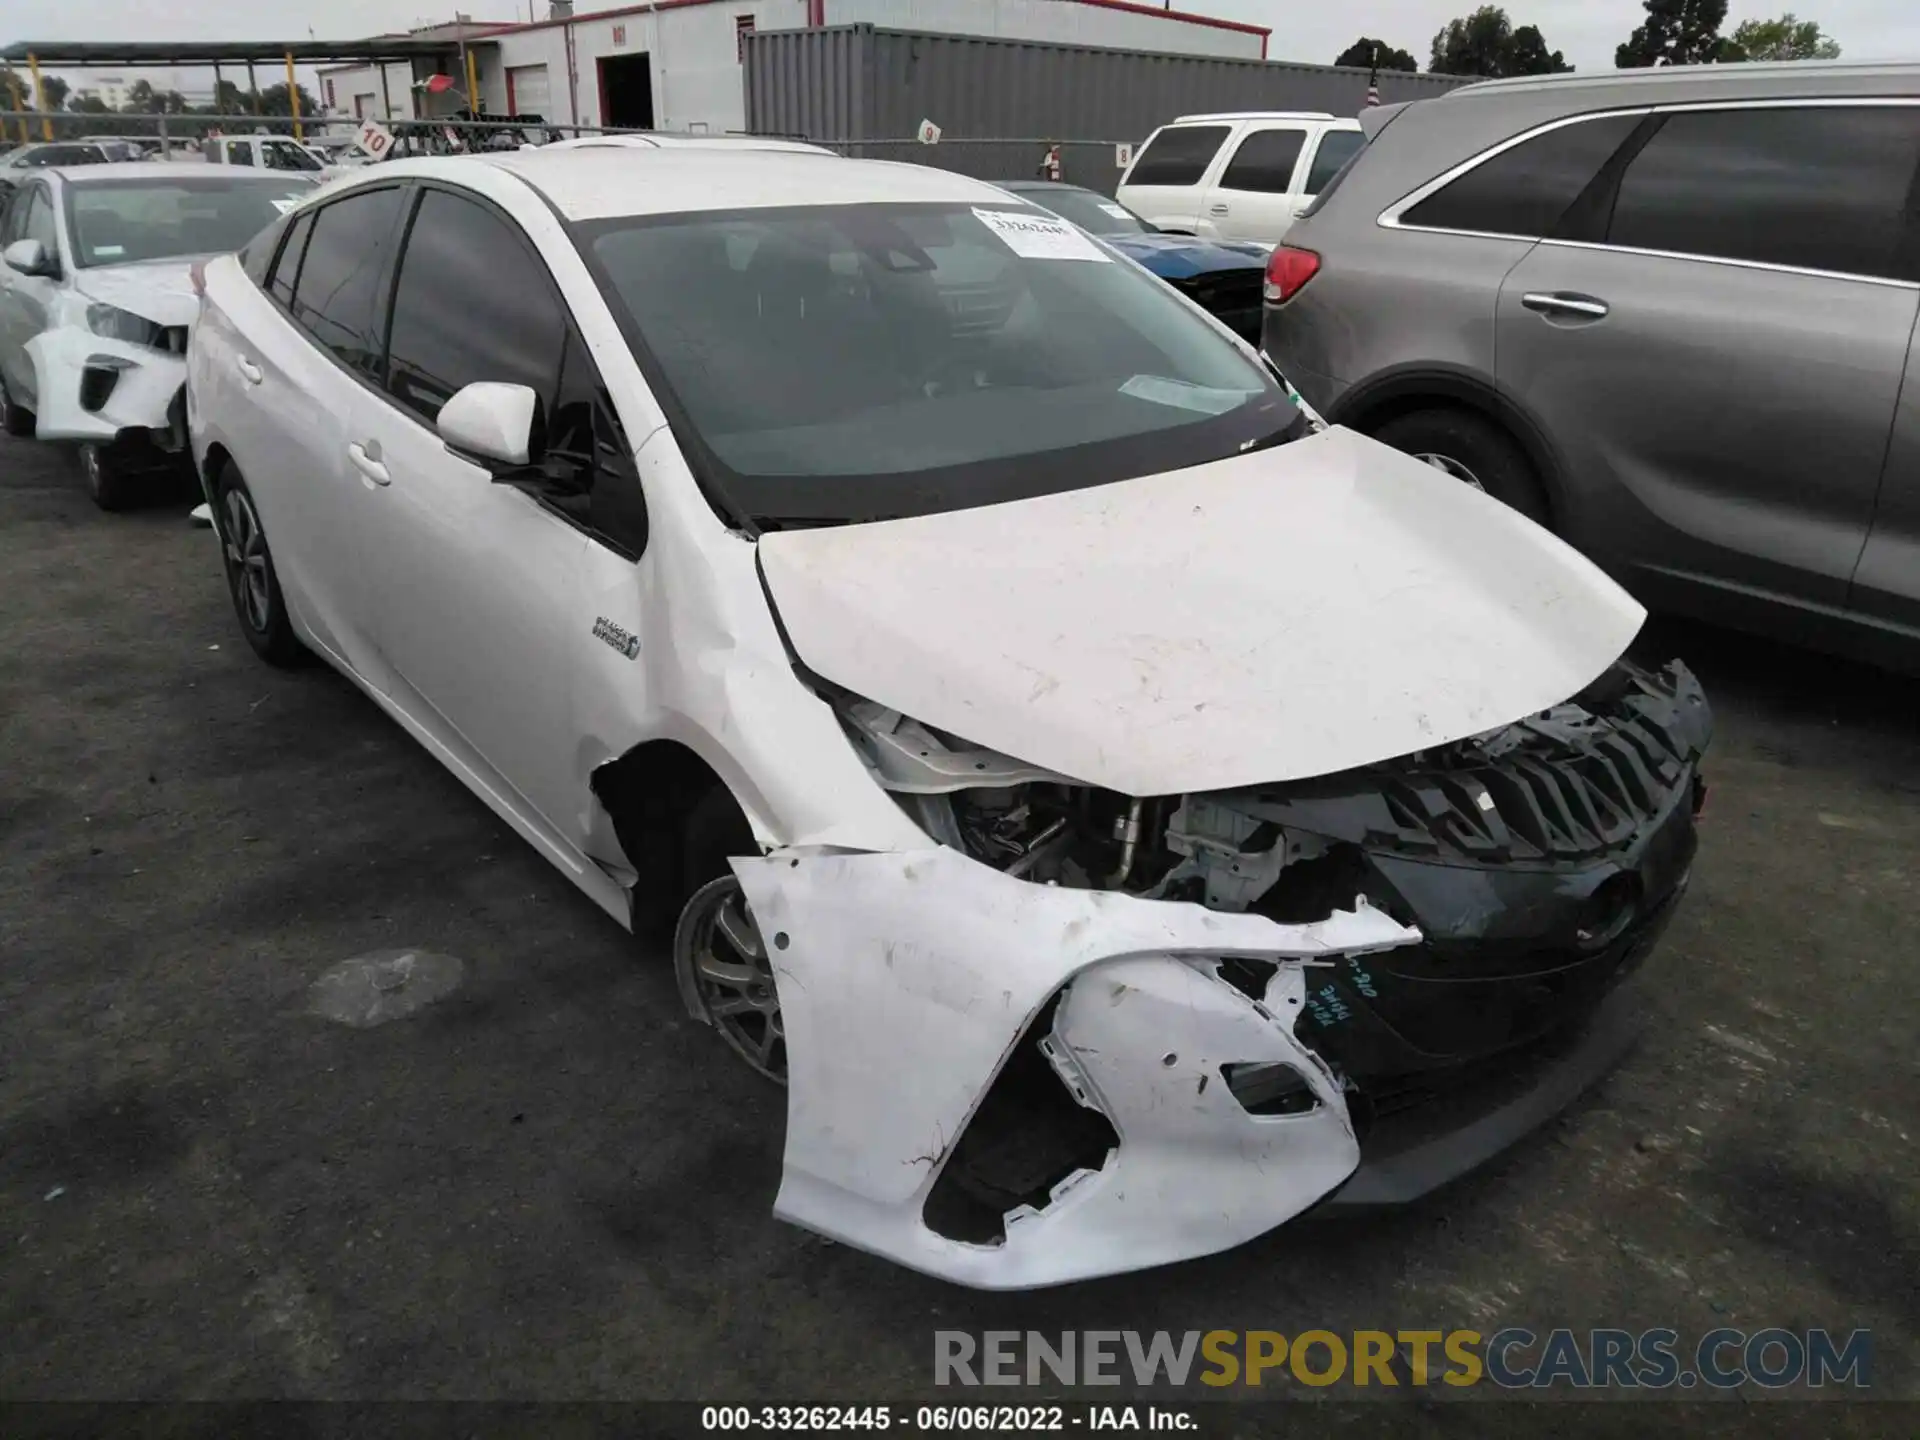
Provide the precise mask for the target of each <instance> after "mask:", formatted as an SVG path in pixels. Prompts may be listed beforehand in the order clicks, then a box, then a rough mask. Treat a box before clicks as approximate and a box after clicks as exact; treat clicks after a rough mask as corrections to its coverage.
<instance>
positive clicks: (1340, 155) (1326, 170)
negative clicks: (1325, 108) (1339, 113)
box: [1305, 130, 1367, 195]
mask: <svg viewBox="0 0 1920 1440" xmlns="http://www.w3.org/2000/svg"><path fill="white" fill-rule="evenodd" d="M1366 143H1367V137H1366V136H1364V135H1362V134H1361V133H1360V132H1359V131H1358V130H1329V131H1327V133H1326V134H1324V135H1322V136H1321V137H1320V148H1319V149H1318V150H1316V151H1314V152H1313V168H1312V169H1311V170H1309V171H1307V183H1306V186H1305V192H1306V193H1307V194H1309V195H1318V194H1319V193H1320V192H1321V191H1322V190H1324V189H1326V188H1327V185H1328V183H1329V182H1331V181H1332V179H1333V177H1334V176H1336V175H1338V174H1339V173H1340V171H1341V170H1342V169H1343V168H1344V167H1345V166H1346V163H1347V161H1349V160H1351V159H1352V158H1353V157H1354V156H1356V155H1358V154H1359V153H1360V151H1361V149H1362V148H1363V147H1364V146H1365V145H1366Z"/></svg>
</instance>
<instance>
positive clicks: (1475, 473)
mask: <svg viewBox="0 0 1920 1440" xmlns="http://www.w3.org/2000/svg"><path fill="white" fill-rule="evenodd" d="M1373 438H1374V439H1376V440H1378V441H1379V442H1380V443H1381V444H1382V445H1391V446H1392V447H1393V448H1394V449H1396V450H1403V451H1405V452H1406V453H1407V454H1409V455H1411V456H1413V458H1414V459H1416V460H1423V461H1425V462H1426V463H1427V464H1429V465H1431V466H1432V467H1433V468H1434V469H1436V470H1438V471H1440V472H1441V473H1442V474H1445V475H1447V476H1449V477H1451V478H1452V479H1455V480H1458V481H1459V482H1460V483H1461V484H1463V485H1471V486H1473V488H1474V489H1476V490H1483V491H1485V492H1486V493H1487V494H1489V495H1491V496H1493V498H1494V499H1496V500H1499V501H1501V502H1502V503H1504V504H1506V505H1508V506H1510V507H1511V508H1512V509H1515V510H1518V511H1519V512H1520V513H1521V514H1522V515H1524V516H1526V517H1527V518H1528V519H1529V520H1532V521H1534V522H1535V523H1536V524H1540V525H1547V524H1549V516H1548V511H1547V497H1546V493H1545V492H1544V491H1543V490H1542V489H1541V488H1540V480H1539V477H1538V476H1536V475H1535V474H1534V471H1533V466H1532V465H1530V464H1529V463H1528V462H1527V457H1526V455H1525V453H1524V452H1522V450H1521V449H1520V447H1519V445H1518V444H1516V443H1515V442H1514V440H1513V437H1512V436H1510V435H1508V434H1507V432H1506V431H1504V430H1502V429H1501V428H1500V427H1499V426H1498V425H1495V424H1494V423H1493V422H1492V421H1490V420H1487V419H1484V418H1483V417H1481V416H1479V415H1475V414H1473V413H1472V412H1471V411H1468V410H1460V409H1453V408H1446V409H1433V410H1416V411H1413V412H1411V413H1410V414H1406V415H1397V416H1395V417H1394V418H1393V419H1391V420H1389V421H1387V423H1386V424H1384V425H1382V426H1380V427H1379V429H1377V430H1375V431H1374V432H1373Z"/></svg>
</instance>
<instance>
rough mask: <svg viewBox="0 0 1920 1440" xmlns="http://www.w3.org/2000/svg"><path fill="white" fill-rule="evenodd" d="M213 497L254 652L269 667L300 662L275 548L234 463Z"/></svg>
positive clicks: (225, 561)
mask: <svg viewBox="0 0 1920 1440" xmlns="http://www.w3.org/2000/svg"><path fill="white" fill-rule="evenodd" d="M214 495H215V501H214V514H215V518H216V519H217V520H218V522H219V529H220V559H221V564H222V566H223V567H224V568H225V570H226V575H227V591H228V593H229V594H230V595H232V597H233V610H234V613H235V614H236V615H238V616H239V617H240V629H241V633H243V634H244V635H245V636H246V637H247V644H249V645H251V646H252V647H253V653H254V654H256V655H258V656H259V657H260V658H261V659H262V660H264V661H266V662H267V663H268V664H269V665H279V666H288V665H294V664H297V663H298V662H299V660H300V658H301V656H302V655H303V654H304V653H305V651H304V650H303V649H302V647H301V644H300V640H299V637H298V636H296V635H295V634H294V633H293V623H292V622H291V621H290V620H289V619H288V618H287V602H286V599H285V597H284V596H282V595H281V593H280V577H279V576H278V575H276V574H275V573H274V568H273V552H272V551H271V550H270V549H268V548H267V535H266V531H265V530H263V529H262V528H261V526H260V512H259V511H258V510H256V509H255V508H254V504H253V496H252V495H251V494H250V493H249V492H248V490H247V487H246V483H245V482H244V481H242V480H241V478H240V476H239V473H238V472H237V471H235V470H234V469H233V467H232V466H228V467H227V468H226V469H224V470H222V471H221V472H220V479H219V483H218V485H217V487H216V489H215V492H214Z"/></svg>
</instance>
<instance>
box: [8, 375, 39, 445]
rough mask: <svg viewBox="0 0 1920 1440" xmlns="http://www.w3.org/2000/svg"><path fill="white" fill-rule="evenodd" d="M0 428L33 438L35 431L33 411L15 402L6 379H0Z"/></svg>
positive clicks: (12, 433) (10, 433)
mask: <svg viewBox="0 0 1920 1440" xmlns="http://www.w3.org/2000/svg"><path fill="white" fill-rule="evenodd" d="M0 430H4V431H5V432H6V433H7V434H9V435H17V436H19V437H21V438H22V439H32V438H33V431H34V419H33V411H31V410H29V409H27V407H26V406H24V405H16V404H15V403H14V400H13V396H11V395H9V394H8V393H7V387H6V382H4V381H0Z"/></svg>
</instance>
